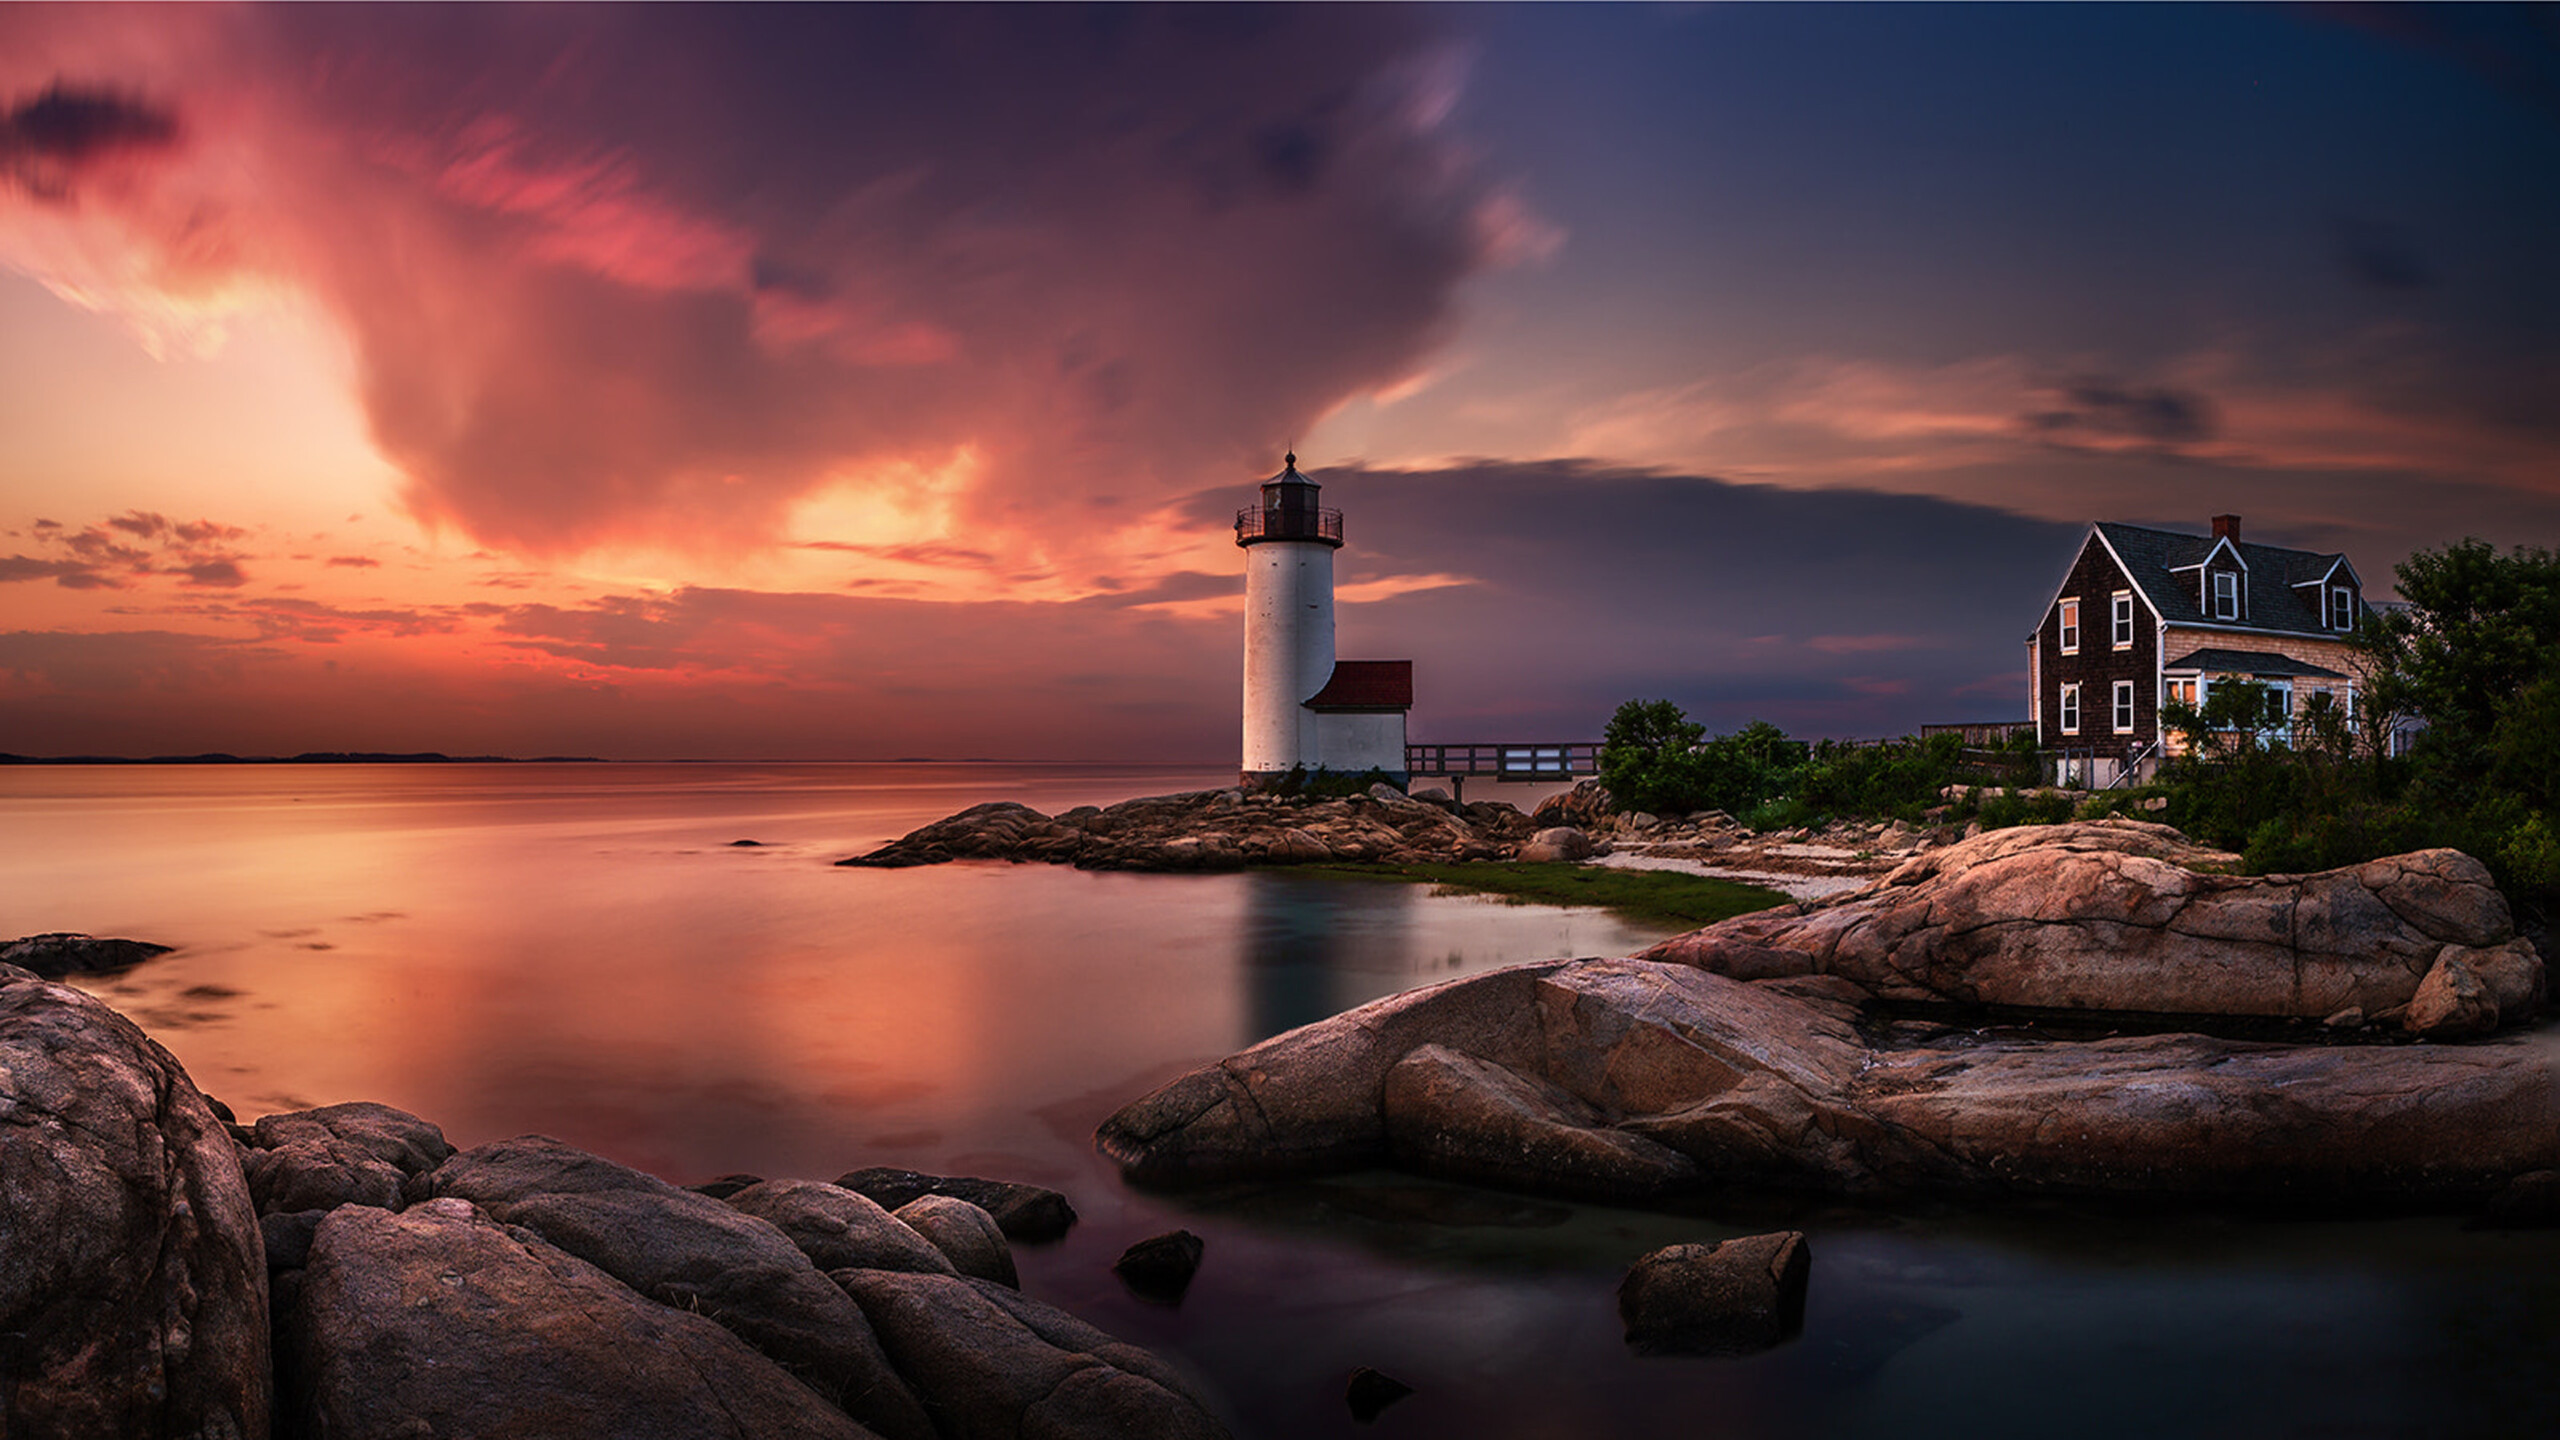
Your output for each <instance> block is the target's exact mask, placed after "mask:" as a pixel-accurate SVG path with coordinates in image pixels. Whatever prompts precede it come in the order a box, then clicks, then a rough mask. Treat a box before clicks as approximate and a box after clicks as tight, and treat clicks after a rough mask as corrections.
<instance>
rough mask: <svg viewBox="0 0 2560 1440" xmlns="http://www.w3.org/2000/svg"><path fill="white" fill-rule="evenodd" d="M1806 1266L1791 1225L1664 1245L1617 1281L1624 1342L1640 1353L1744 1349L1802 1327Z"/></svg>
mask: <svg viewBox="0 0 2560 1440" xmlns="http://www.w3.org/2000/svg"><path fill="white" fill-rule="evenodd" d="M1812 1272H1813V1262H1812V1258H1811V1252H1810V1251H1809V1250H1808V1249H1807V1248H1806V1247H1805V1241H1804V1236H1803V1235H1802V1234H1801V1233H1799V1232H1797V1231H1794V1230H1784V1231H1780V1232H1778V1233H1776V1234H1773V1235H1747V1236H1744V1237H1742V1238H1740V1239H1737V1240H1723V1241H1718V1242H1717V1243H1715V1244H1711V1245H1666V1246H1664V1247H1663V1248H1661V1249H1659V1250H1656V1251H1654V1252H1653V1253H1652V1254H1650V1255H1647V1256H1645V1257H1644V1258H1643V1259H1641V1260H1638V1261H1637V1262H1636V1263H1635V1266H1634V1268H1633V1269H1630V1270H1629V1271H1628V1272H1627V1278H1626V1279H1625V1280H1624V1281H1622V1282H1620V1283H1619V1286H1618V1318H1619V1319H1620V1320H1622V1321H1624V1322H1625V1324H1626V1327H1627V1344H1628V1345H1630V1346H1631V1347H1633V1348H1634V1349H1635V1350H1636V1351H1637V1352H1638V1353H1640V1354H1646V1355H1744V1354H1749V1353H1750V1352H1752V1351H1754V1350H1766V1349H1768V1348H1769V1347H1770V1346H1772V1345H1776V1344H1780V1343H1782V1342H1784V1341H1787V1340H1790V1339H1793V1338H1794V1337H1795V1336H1796V1335H1798V1334H1800V1333H1802V1332H1803V1330H1804V1292H1805V1283H1806V1279H1807V1277H1808V1276H1810V1275H1811V1274H1812Z"/></svg>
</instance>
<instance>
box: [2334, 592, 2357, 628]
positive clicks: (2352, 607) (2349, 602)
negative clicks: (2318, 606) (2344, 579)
mask: <svg viewBox="0 0 2560 1440" xmlns="http://www.w3.org/2000/svg"><path fill="white" fill-rule="evenodd" d="M2329 628H2330V629H2332V630H2353V629H2354V628H2356V592H2355V591H2354V590H2353V589H2351V588H2349V587H2347V586H2345V585H2332V586H2330V587H2329Z"/></svg>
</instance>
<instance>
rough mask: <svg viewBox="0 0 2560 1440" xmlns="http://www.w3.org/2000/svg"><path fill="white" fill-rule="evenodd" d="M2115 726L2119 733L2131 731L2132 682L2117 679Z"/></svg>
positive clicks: (2125, 733) (2128, 733) (2129, 732)
mask: <svg viewBox="0 0 2560 1440" xmlns="http://www.w3.org/2000/svg"><path fill="white" fill-rule="evenodd" d="M2114 698H2115V714H2114V717H2113V718H2114V720H2115V727H2116V733H2117V734H2119V735H2130V734H2132V733H2133V682H2132V681H2130V680H2119V681H2117V682H2116V690H2115V697H2114Z"/></svg>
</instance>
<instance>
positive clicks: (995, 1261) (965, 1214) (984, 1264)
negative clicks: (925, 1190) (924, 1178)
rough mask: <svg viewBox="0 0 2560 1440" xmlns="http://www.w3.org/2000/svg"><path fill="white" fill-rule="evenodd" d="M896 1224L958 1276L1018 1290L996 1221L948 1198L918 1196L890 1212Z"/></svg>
mask: <svg viewBox="0 0 2560 1440" xmlns="http://www.w3.org/2000/svg"><path fill="white" fill-rule="evenodd" d="M891 1213H892V1214H893V1215H895V1216H896V1218H897V1219H898V1221H899V1223H901V1224H903V1225H905V1226H906V1227H907V1228H908V1229H910V1230H913V1231H915V1232H916V1233H917V1234H918V1235H921V1236H923V1237H924V1238H925V1239H927V1240H930V1241H932V1242H933V1248H935V1249H936V1250H939V1251H941V1252H942V1253H943V1256H944V1258H946V1259H948V1260H949V1261H950V1262H951V1265H952V1268H953V1269H955V1270H957V1271H958V1272H959V1273H961V1274H963V1275H966V1276H969V1277H970V1278H972V1279H977V1280H992V1281H994V1282H995V1283H997V1284H998V1285H1007V1286H1013V1287H1016V1288H1019V1287H1020V1286H1021V1284H1022V1279H1021V1277H1020V1276H1019V1275H1018V1274H1016V1273H1015V1271H1014V1267H1013V1247H1012V1246H1010V1245H1007V1244H1006V1243H1005V1240H1004V1232H1003V1231H1002V1230H999V1229H997V1228H996V1217H994V1216H993V1215H990V1214H988V1213H987V1212H986V1211H984V1210H981V1209H979V1208H978V1207H977V1206H975V1205H972V1204H970V1203H969V1202H968V1201H966V1200H955V1199H953V1198H952V1197H951V1196H948V1195H919V1196H917V1197H916V1198H914V1199H913V1200H910V1201H908V1202H907V1203H906V1204H904V1205H901V1206H899V1207H898V1208H897V1209H896V1210H895V1211H893V1212H891Z"/></svg>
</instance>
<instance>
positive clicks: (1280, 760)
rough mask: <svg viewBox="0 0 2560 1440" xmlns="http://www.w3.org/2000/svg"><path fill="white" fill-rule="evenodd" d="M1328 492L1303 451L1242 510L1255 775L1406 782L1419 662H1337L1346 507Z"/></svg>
mask: <svg viewBox="0 0 2560 1440" xmlns="http://www.w3.org/2000/svg"><path fill="white" fill-rule="evenodd" d="M1317 489H1318V487H1317V485H1316V483H1315V482H1314V481H1312V480H1310V479H1308V478H1307V477H1306V476H1304V475H1301V474H1299V473H1298V457H1297V454H1296V453H1295V452H1294V451H1293V452H1291V453H1290V454H1289V456H1288V457H1287V458H1286V459H1285V460H1284V461H1283V462H1282V465H1281V470H1280V473H1279V474H1277V475H1274V476H1272V477H1271V478H1270V479H1268V480H1265V481H1263V482H1262V501H1261V503H1260V504H1258V505H1252V506H1248V507H1246V508H1245V509H1243V510H1239V511H1237V512H1236V544H1238V545H1240V546H1242V547H1243V548H1244V554H1245V566H1244V575H1245V580H1244V763H1243V778H1244V781H1245V783H1246V784H1249V785H1250V784H1257V783H1268V782H1270V781H1271V780H1274V779H1277V778H1278V777H1280V776H1283V775H1286V774H1288V773H1289V772H1290V771H1292V770H1298V769H1304V770H1307V771H1318V770H1333V771H1336V772H1340V773H1345V774H1353V775H1357V774H1360V773H1362V772H1365V771H1368V770H1378V771H1380V772H1382V773H1384V774H1387V775H1389V776H1391V777H1393V778H1395V779H1396V780H1398V781H1399V783H1401V781H1402V780H1403V777H1404V771H1405V759H1404V717H1405V712H1406V711H1407V710H1409V709H1411V708H1412V705H1413V662H1411V661H1409V660H1383V661H1379V660H1373V661H1349V662H1344V663H1341V664H1337V663H1335V661H1334V657H1333V552H1334V551H1336V550H1339V549H1341V548H1342V512H1341V511H1339V510H1329V509H1326V508H1324V507H1323V506H1321V505H1319V504H1317V503H1316V496H1317Z"/></svg>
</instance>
